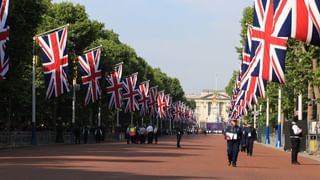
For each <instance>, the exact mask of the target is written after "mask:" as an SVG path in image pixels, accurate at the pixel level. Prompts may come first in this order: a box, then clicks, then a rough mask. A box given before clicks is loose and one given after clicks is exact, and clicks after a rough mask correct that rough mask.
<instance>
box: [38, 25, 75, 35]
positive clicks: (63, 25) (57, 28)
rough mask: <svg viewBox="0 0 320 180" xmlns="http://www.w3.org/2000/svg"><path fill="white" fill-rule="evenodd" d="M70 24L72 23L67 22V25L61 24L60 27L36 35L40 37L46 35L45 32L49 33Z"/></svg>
mask: <svg viewBox="0 0 320 180" xmlns="http://www.w3.org/2000/svg"><path fill="white" fill-rule="evenodd" d="M69 25H70V24H65V25H63V26H59V27H57V28H54V29H50V30H48V31H46V32H43V33H40V34H37V35H35V36H36V37H38V36H42V35H45V34H49V33H51V32H53V31H56V30H58V29H62V28H64V27H68V26H69Z"/></svg>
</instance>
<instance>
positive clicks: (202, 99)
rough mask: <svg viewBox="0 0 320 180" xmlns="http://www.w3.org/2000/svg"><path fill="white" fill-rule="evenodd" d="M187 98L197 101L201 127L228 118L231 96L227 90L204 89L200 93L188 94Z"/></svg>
mask: <svg viewBox="0 0 320 180" xmlns="http://www.w3.org/2000/svg"><path fill="white" fill-rule="evenodd" d="M187 99H189V100H194V101H195V102H196V114H197V118H198V122H197V123H198V126H199V127H200V128H207V125H208V124H212V123H221V122H226V121H227V120H228V112H227V110H228V109H229V107H230V97H229V96H228V95H227V94H226V93H225V91H221V90H203V91H202V92H201V93H200V94H189V95H187Z"/></svg>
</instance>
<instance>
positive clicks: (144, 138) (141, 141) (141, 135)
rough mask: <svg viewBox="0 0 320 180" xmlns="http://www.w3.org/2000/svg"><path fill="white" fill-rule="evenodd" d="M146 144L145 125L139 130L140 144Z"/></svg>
mask: <svg viewBox="0 0 320 180" xmlns="http://www.w3.org/2000/svg"><path fill="white" fill-rule="evenodd" d="M145 143H146V128H145V125H143V126H141V128H140V144H145Z"/></svg>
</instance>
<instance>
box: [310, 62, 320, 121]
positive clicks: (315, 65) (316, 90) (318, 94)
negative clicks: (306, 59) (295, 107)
mask: <svg viewBox="0 0 320 180" xmlns="http://www.w3.org/2000/svg"><path fill="white" fill-rule="evenodd" d="M317 69H318V60H317V59H316V58H313V59H312V70H313V72H314V73H316V71H317ZM313 90H314V95H315V98H316V99H318V98H320V91H319V87H318V86H315V85H313ZM316 102H317V101H316ZM319 115H320V104H319V103H318V102H317V117H316V119H317V120H318V119H320V118H319Z"/></svg>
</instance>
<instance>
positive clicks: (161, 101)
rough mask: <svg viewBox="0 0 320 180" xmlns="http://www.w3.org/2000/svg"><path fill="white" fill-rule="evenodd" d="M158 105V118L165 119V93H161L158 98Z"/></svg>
mask: <svg viewBox="0 0 320 180" xmlns="http://www.w3.org/2000/svg"><path fill="white" fill-rule="evenodd" d="M157 105H158V117H159V118H160V119H163V118H164V117H165V109H164V107H165V106H166V104H165V102H164V91H159V92H158V96H157Z"/></svg>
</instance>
